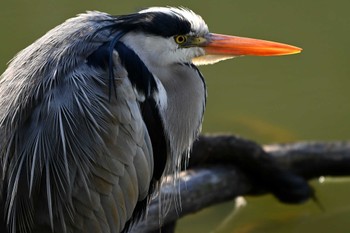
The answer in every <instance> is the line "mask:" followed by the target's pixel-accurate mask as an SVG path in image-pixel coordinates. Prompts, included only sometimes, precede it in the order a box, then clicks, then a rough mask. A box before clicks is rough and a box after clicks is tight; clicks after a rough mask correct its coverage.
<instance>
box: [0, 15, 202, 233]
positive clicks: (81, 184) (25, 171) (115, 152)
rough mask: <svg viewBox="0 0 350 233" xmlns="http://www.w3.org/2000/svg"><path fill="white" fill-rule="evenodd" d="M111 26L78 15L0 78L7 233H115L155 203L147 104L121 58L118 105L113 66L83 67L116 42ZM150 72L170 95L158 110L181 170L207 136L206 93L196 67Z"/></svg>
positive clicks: (104, 18) (116, 63)
mask: <svg viewBox="0 0 350 233" xmlns="http://www.w3.org/2000/svg"><path fill="white" fill-rule="evenodd" d="M113 20H114V18H113V17H111V16H109V15H107V14H104V13H99V12H89V13H87V14H83V15H80V16H78V17H76V18H72V19H70V20H68V21H66V22H65V23H63V24H61V25H59V26H57V27H56V28H54V29H53V30H51V31H49V32H48V33H47V34H46V35H44V36H43V37H42V38H40V39H39V40H37V41H36V42H34V43H33V44H32V45H30V46H29V47H27V48H26V49H24V50H23V51H21V52H20V53H19V54H18V55H17V56H16V57H15V58H14V59H13V60H12V62H11V63H10V65H9V67H8V69H7V70H6V71H5V72H4V74H3V75H2V76H1V81H0V143H1V144H0V171H1V178H2V179H1V181H0V188H1V190H2V195H1V196H0V203H1V206H2V207H4V212H3V213H2V215H3V217H4V221H3V223H2V224H4V225H6V228H7V229H8V232H11V233H15V232H39V233H41V232H104V233H106V232H111V233H112V232H117V233H118V232H121V231H122V230H123V229H124V227H125V224H126V223H127V222H128V221H129V220H130V218H131V217H132V215H133V212H134V209H135V206H136V205H137V203H138V202H139V201H142V200H145V199H147V198H148V196H149V188H150V187H149V185H150V183H151V179H152V174H153V168H154V162H156V161H154V160H153V151H152V145H151V139H150V137H149V134H148V130H147V128H146V126H145V123H144V121H143V119H142V115H141V112H140V101H142V100H140V98H139V96H138V93H137V91H136V90H135V88H134V86H133V85H132V83H131V82H130V80H129V79H128V72H127V70H125V69H124V67H123V64H122V62H121V61H120V59H119V56H118V53H117V52H114V53H113V69H114V72H113V73H114V77H113V78H114V81H115V83H116V90H115V91H116V94H117V98H109V86H108V82H109V80H108V77H109V74H110V73H109V71H108V69H102V68H98V67H93V66H89V65H88V64H87V61H86V59H87V57H88V56H89V55H90V54H92V53H93V52H94V51H95V50H96V49H98V48H99V47H100V46H101V45H103V44H104V43H106V42H109V41H110V40H111V39H112V38H113V36H114V34H115V33H116V32H115V31H112V30H104V29H103V28H104V27H108V26H109V25H110V24H111V23H113ZM125 43H126V44H127V41H125ZM139 55H140V57H141V59H142V54H139ZM146 65H147V64H146ZM148 65H149V69H150V71H151V72H152V73H153V74H154V76H155V79H157V82H158V85H160V84H162V85H163V87H162V88H164V90H165V92H166V97H167V104H166V106H162V105H165V104H164V103H163V102H162V100H160V99H159V101H158V107H159V109H160V114H161V116H162V123H163V124H164V128H165V131H166V132H165V133H166V136H167V137H168V140H169V141H170V142H173V143H171V145H170V148H169V154H168V155H167V156H169V157H171V158H170V160H171V162H169V161H168V165H167V167H168V172H174V171H176V170H177V169H179V168H178V166H179V162H178V161H179V160H180V156H181V155H182V154H183V153H185V152H186V151H188V150H189V149H190V146H191V144H192V142H193V140H195V138H196V136H197V134H198V132H199V130H200V125H201V121H202V114H203V111H204V104H205V97H204V96H205V87H204V83H203V81H202V80H201V79H200V74H199V73H198V71H197V70H196V69H193V68H192V67H191V66H190V65H188V66H187V65H180V64H177V65H176V64H174V67H173V68H171V69H170V70H165V69H162V68H158V67H156V66H153V67H152V65H151V64H148ZM174 72H175V73H174ZM182 85H186V86H188V87H189V88H188V89H187V90H189V91H186V89H185V88H182ZM156 94H157V93H156ZM193 96H194V98H191V97H193ZM156 98H157V97H156ZM159 98H161V97H159ZM173 161H176V163H175V165H174V162H173ZM174 166H175V167H174ZM0 221H1V220H0Z"/></svg>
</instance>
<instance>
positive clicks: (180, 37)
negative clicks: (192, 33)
mask: <svg viewBox="0 0 350 233" xmlns="http://www.w3.org/2000/svg"><path fill="white" fill-rule="evenodd" d="M184 41H185V38H184V37H183V36H179V37H177V42H179V43H183V42H184Z"/></svg>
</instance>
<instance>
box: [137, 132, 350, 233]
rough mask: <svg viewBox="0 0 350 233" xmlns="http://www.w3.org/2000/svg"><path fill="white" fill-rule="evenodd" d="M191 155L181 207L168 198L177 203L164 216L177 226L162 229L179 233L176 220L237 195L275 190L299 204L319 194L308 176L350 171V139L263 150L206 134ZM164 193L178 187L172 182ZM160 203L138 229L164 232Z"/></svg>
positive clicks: (236, 139)
mask: <svg viewBox="0 0 350 233" xmlns="http://www.w3.org/2000/svg"><path fill="white" fill-rule="evenodd" d="M191 156H192V157H191V161H190V167H189V169H188V170H187V171H184V172H182V173H181V180H180V182H179V185H180V187H181V192H180V195H181V207H182V208H181V210H177V209H176V207H175V206H174V201H173V200H172V199H171V200H164V201H163V202H162V205H167V204H170V205H171V208H170V211H169V213H168V214H167V215H166V216H163V219H162V221H163V224H164V226H167V224H169V225H170V226H171V227H170V228H167V227H164V229H165V230H162V232H169V233H170V232H174V231H173V229H174V224H175V222H176V220H177V219H179V218H181V217H182V216H184V215H187V214H189V213H193V212H196V211H199V210H201V209H203V208H206V207H209V206H211V205H214V204H218V203H221V202H224V201H227V200H230V199H233V198H235V197H237V196H241V195H257V194H265V193H267V192H272V193H273V194H274V195H275V196H276V197H277V198H278V199H279V200H280V201H282V202H286V203H299V202H302V201H305V200H307V199H309V198H310V197H312V196H313V193H312V192H310V190H311V189H309V186H308V185H307V183H306V180H308V179H311V178H315V177H319V176H325V175H336V176H347V175H350V142H300V143H292V144H283V145H282V144H275V145H267V146H264V147H263V148H262V147H260V146H259V145H258V144H256V143H254V142H252V141H248V140H245V139H242V138H239V137H235V136H226V135H225V136H223V135H220V136H202V137H200V139H199V140H198V141H197V142H196V143H195V145H194V148H193V153H192V155H191ZM280 186H283V188H281V187H280ZM162 192H163V193H164V194H166V193H169V192H173V189H172V188H171V185H170V184H169V185H168V184H167V185H165V186H163V188H162ZM291 193H292V194H291ZM175 195H177V194H175ZM158 204H159V201H158V199H155V200H153V201H152V203H151V205H150V208H149V213H148V217H147V219H146V220H144V221H142V222H140V223H139V224H138V225H136V226H135V227H134V229H133V230H132V232H133V233H138V232H156V231H159V226H160V225H159V222H160V221H159V212H158V210H159V205H158ZM166 230H169V231H166Z"/></svg>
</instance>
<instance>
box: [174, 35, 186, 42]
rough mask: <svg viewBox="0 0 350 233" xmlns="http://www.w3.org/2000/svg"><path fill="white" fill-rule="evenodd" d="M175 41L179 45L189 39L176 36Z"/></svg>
mask: <svg viewBox="0 0 350 233" xmlns="http://www.w3.org/2000/svg"><path fill="white" fill-rule="evenodd" d="M174 39H175V42H176V43H177V44H184V43H186V41H187V37H186V36H183V35H179V36H175V37H174Z"/></svg>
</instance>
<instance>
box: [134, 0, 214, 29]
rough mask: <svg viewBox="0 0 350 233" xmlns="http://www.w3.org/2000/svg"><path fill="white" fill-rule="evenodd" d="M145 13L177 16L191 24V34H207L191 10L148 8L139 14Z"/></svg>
mask: <svg viewBox="0 0 350 233" xmlns="http://www.w3.org/2000/svg"><path fill="white" fill-rule="evenodd" d="M147 12H162V13H165V14H169V15H174V16H177V17H179V18H181V19H186V20H187V21H188V22H190V24H191V31H192V33H193V34H198V35H204V34H206V33H208V32H209V29H208V26H207V24H206V23H205V22H204V20H203V19H202V17H201V16H200V15H197V14H196V13H194V12H193V11H192V10H190V9H188V8H184V7H179V8H177V7H150V8H147V9H145V10H142V11H140V12H139V13H147Z"/></svg>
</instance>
